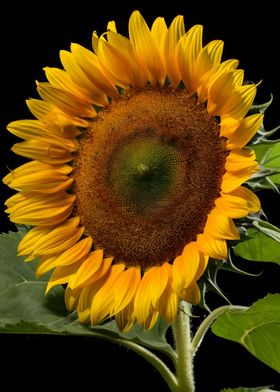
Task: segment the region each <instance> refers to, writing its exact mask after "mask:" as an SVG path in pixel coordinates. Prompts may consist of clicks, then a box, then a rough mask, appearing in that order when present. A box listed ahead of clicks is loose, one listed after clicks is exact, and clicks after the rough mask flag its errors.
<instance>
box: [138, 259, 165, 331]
mask: <svg viewBox="0 0 280 392" xmlns="http://www.w3.org/2000/svg"><path fill="white" fill-rule="evenodd" d="M168 279H169V265H168V263H164V264H163V265H162V266H160V267H152V268H151V269H149V270H148V271H146V272H145V274H144V276H143V278H142V280H141V282H140V284H139V287H138V291H137V294H136V297H135V308H134V311H135V315H136V318H137V320H138V322H139V323H140V324H141V325H143V326H144V327H145V329H150V328H152V327H153V325H154V323H155V322H156V320H157V317H158V312H157V311H156V307H157V305H158V301H159V299H160V296H161V294H162V293H163V291H164V290H165V288H166V285H167V283H168Z"/></svg>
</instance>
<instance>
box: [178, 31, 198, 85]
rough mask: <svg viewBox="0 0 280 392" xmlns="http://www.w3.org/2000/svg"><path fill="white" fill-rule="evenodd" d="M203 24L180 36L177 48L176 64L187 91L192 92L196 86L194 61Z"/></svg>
mask: <svg viewBox="0 0 280 392" xmlns="http://www.w3.org/2000/svg"><path fill="white" fill-rule="evenodd" d="M202 31H203V26H201V25H195V26H193V27H192V28H191V29H190V30H189V31H188V32H187V33H186V34H185V35H184V36H182V37H181V39H180V41H179V43H178V45H177V48H176V56H177V64H178V68H179V71H180V74H181V77H182V80H183V82H184V84H185V86H186V88H187V90H188V92H190V93H192V92H194V90H195V88H196V87H197V86H196V85H195V83H194V72H195V63H196V60H197V57H198V55H199V53H200V51H201V49H202Z"/></svg>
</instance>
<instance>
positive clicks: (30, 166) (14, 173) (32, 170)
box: [2, 161, 73, 186]
mask: <svg viewBox="0 0 280 392" xmlns="http://www.w3.org/2000/svg"><path fill="white" fill-rule="evenodd" d="M51 169H53V166H52V165H48V164H46V163H42V162H38V161H31V162H28V163H25V164H24V165H21V166H19V167H17V168H16V169H14V170H10V173H9V174H7V175H6V176H5V177H4V178H3V180H2V181H3V183H4V184H5V185H8V186H9V185H10V184H11V183H12V181H14V180H15V179H16V178H19V177H22V176H28V175H30V174H38V172H41V171H43V170H51ZM55 169H56V171H58V172H59V173H61V174H64V175H66V174H69V173H71V171H72V170H73V168H72V167H71V166H68V165H56V166H55Z"/></svg>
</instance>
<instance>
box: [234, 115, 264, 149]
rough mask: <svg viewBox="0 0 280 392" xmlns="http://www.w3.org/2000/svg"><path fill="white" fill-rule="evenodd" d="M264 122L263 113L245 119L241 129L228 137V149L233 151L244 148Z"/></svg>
mask: <svg viewBox="0 0 280 392" xmlns="http://www.w3.org/2000/svg"><path fill="white" fill-rule="evenodd" d="M262 122H263V114H262V113H257V114H253V115H251V116H248V117H245V118H243V119H242V121H241V122H240V125H239V127H238V128H237V129H236V130H235V131H234V132H233V133H232V134H230V135H229V136H228V142H227V148H228V149H229V150H232V149H236V148H242V147H244V146H245V145H246V144H247V143H248V142H249V141H250V140H251V139H252V138H253V137H254V136H255V134H256V133H257V132H258V130H259V129H260V127H261V124H262Z"/></svg>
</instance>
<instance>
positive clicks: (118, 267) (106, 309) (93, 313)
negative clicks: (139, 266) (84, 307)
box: [90, 264, 125, 325]
mask: <svg viewBox="0 0 280 392" xmlns="http://www.w3.org/2000/svg"><path fill="white" fill-rule="evenodd" d="M124 269H125V265H124V264H115V265H113V266H112V268H111V270H110V273H109V275H108V277H107V279H106V281H105V282H104V285H103V286H102V287H101V288H100V289H99V291H98V292H97V293H96V294H95V295H94V297H93V300H92V304H91V308H90V321H91V324H93V325H95V324H98V323H100V322H101V321H102V320H104V318H105V317H107V316H108V315H109V314H110V313H111V312H112V309H113V306H114V292H115V287H116V282H117V281H118V279H119V277H120V276H121V274H122V273H123V271H124Z"/></svg>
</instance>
